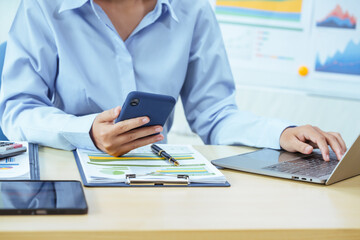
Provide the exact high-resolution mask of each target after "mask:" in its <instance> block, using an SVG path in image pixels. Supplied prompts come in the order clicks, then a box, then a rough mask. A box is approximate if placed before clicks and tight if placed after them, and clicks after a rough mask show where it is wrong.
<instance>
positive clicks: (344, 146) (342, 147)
mask: <svg viewBox="0 0 360 240" xmlns="http://www.w3.org/2000/svg"><path fill="white" fill-rule="evenodd" d="M328 133H329V134H331V135H333V136H334V137H336V139H337V140H338V142H339V144H340V146H341V154H342V155H344V154H345V152H346V150H347V148H346V144H345V142H344V139H343V138H342V137H341V135H340V133H336V132H328Z"/></svg>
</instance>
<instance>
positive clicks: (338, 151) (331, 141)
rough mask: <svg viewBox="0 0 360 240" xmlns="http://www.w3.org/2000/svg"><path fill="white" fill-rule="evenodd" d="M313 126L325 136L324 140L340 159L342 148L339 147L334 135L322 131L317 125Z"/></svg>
mask: <svg viewBox="0 0 360 240" xmlns="http://www.w3.org/2000/svg"><path fill="white" fill-rule="evenodd" d="M314 128H315V130H316V131H318V132H319V133H320V134H322V135H323V136H325V138H326V141H327V142H328V144H329V145H330V147H331V149H332V150H333V151H334V152H335V154H336V157H337V159H338V160H341V158H342V155H343V154H342V148H341V145H340V143H339V142H338V139H337V138H336V137H335V136H334V135H332V134H329V133H327V132H324V131H322V130H321V129H320V128H318V127H314Z"/></svg>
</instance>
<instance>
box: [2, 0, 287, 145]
mask: <svg viewBox="0 0 360 240" xmlns="http://www.w3.org/2000/svg"><path fill="white" fill-rule="evenodd" d="M2 77H3V80H2V81H3V82H2V89H1V95H0V98H1V99H0V100H1V105H0V113H1V126H2V128H3V130H4V132H5V134H6V136H8V138H10V139H12V140H25V141H30V142H34V143H39V144H41V145H45V146H51V147H56V148H62V149H74V148H87V149H95V146H94V144H93V142H92V140H91V138H90V136H89V131H90V129H91V125H92V123H93V121H94V118H95V117H96V115H97V114H99V113H100V112H102V111H104V110H107V109H111V108H113V107H115V106H118V105H120V106H121V105H122V104H123V102H124V100H125V98H126V96H127V94H128V93H129V92H130V91H134V90H138V91H145V92H152V93H159V94H167V95H171V96H173V97H174V98H175V99H178V98H179V96H180V97H181V100H182V102H183V106H184V110H185V114H186V118H187V120H188V122H189V124H190V126H191V129H192V130H193V131H194V132H195V133H197V134H198V135H199V136H200V137H201V138H202V140H203V141H204V142H205V143H206V144H236V145H238V144H239V145H250V146H257V147H271V148H279V147H280V146H279V137H280V134H281V133H282V131H283V130H284V129H285V128H286V127H287V126H289V123H286V122H283V121H280V120H275V119H264V118H260V117H257V116H254V115H252V114H250V113H248V112H244V111H240V110H238V109H237V106H236V103H235V86H234V81H233V77H232V73H231V70H230V67H229V63H228V60H227V56H226V52H225V48H224V44H223V40H222V37H221V32H220V29H219V26H218V23H217V21H216V18H215V16H214V13H213V11H212V9H211V6H210V4H209V3H208V1H207V0H181V1H180V0H158V2H157V4H156V7H155V8H154V10H153V11H151V12H150V13H148V14H147V15H146V16H145V17H144V19H143V20H142V21H141V23H140V24H139V25H138V26H137V27H136V29H135V30H134V31H133V32H132V34H131V35H130V36H129V38H128V39H127V40H126V41H125V42H124V41H123V40H122V39H121V38H120V36H119V35H118V33H117V31H116V29H115V28H114V26H113V25H112V23H111V21H110V20H109V18H108V17H107V15H106V14H105V12H104V11H103V10H102V9H101V7H100V6H99V5H97V4H95V3H94V2H93V1H92V0H51V1H49V0H23V1H22V2H21V4H20V7H19V10H18V12H17V15H16V17H15V20H14V23H13V25H12V27H11V30H10V32H9V38H8V47H7V52H6V59H5V66H4V70H3V76H2ZM172 117H173V116H171V117H170V119H169V121H168V122H167V123H166V126H165V127H164V135H165V136H166V134H167V132H168V131H169V129H170V127H171V124H172Z"/></svg>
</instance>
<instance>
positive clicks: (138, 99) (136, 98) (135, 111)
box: [115, 91, 176, 127]
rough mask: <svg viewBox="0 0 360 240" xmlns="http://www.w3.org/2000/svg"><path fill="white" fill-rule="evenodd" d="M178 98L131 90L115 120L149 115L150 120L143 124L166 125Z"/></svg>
mask: <svg viewBox="0 0 360 240" xmlns="http://www.w3.org/2000/svg"><path fill="white" fill-rule="evenodd" d="M175 103H176V100H175V98H173V97H172V96H168V95H162V94H154V93H147V92H140V91H133V92H130V93H129V94H128V96H127V98H126V100H125V103H124V104H123V106H122V109H121V112H120V115H119V117H118V118H117V119H116V120H115V122H119V121H123V120H127V119H131V118H137V117H144V116H147V117H149V118H150V122H149V123H147V124H145V125H143V126H141V127H146V126H154V125H161V126H164V124H165V122H166V120H167V119H168V117H169V115H170V113H171V111H172V110H173V109H174V106H175Z"/></svg>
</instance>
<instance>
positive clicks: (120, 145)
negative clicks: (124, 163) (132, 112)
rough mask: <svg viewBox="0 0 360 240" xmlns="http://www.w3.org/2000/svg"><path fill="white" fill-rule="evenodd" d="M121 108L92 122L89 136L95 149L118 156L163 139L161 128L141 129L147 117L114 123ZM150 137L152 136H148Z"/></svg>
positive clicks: (101, 115)
mask: <svg viewBox="0 0 360 240" xmlns="http://www.w3.org/2000/svg"><path fill="white" fill-rule="evenodd" d="M120 111H121V107H116V108H113V109H110V110H107V111H104V112H102V113H100V114H99V115H98V116H97V117H96V118H95V120H94V123H93V125H92V127H91V130H90V136H91V138H92V140H93V142H94V144H95V146H96V147H97V148H99V149H100V150H102V151H104V152H106V153H108V154H110V155H112V156H115V157H117V156H120V155H123V154H125V153H127V152H129V151H131V150H133V149H135V148H138V147H142V146H145V145H148V144H151V143H155V142H158V141H161V140H163V139H164V136H163V135H161V134H157V135H153V134H156V133H160V132H161V131H162V130H163V128H162V127H161V126H150V127H143V128H138V127H141V126H142V125H145V124H146V123H148V122H149V121H150V119H149V118H148V117H139V118H133V119H129V120H125V121H120V122H118V123H114V120H115V119H116V118H117V117H118V116H119V114H120ZM150 135H152V136H150Z"/></svg>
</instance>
